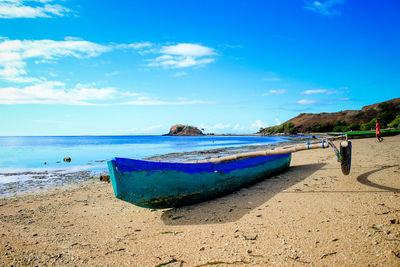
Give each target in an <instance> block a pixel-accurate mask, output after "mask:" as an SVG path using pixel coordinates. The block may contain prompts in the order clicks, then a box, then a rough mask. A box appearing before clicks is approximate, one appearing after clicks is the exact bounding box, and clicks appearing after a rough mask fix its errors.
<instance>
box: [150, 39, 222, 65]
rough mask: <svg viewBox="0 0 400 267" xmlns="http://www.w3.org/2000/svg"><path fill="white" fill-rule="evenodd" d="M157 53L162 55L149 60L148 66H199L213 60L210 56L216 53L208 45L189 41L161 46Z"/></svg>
mask: <svg viewBox="0 0 400 267" xmlns="http://www.w3.org/2000/svg"><path fill="white" fill-rule="evenodd" d="M159 53H161V54H162V55H161V56H158V57H157V58H155V59H152V60H150V63H149V64H148V66H151V67H163V68H166V69H177V68H187V67H193V66H201V65H206V64H209V63H211V62H214V61H215V58H213V57H212V56H214V55H216V53H215V52H214V49H212V48H210V47H206V46H202V45H198V44H189V43H181V44H177V45H170V46H163V47H162V48H161V49H160V50H159Z"/></svg>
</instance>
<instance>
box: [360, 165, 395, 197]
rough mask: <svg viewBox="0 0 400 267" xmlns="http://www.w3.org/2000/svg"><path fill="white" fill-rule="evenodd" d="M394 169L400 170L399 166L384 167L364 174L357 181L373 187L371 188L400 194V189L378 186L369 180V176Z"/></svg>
mask: <svg viewBox="0 0 400 267" xmlns="http://www.w3.org/2000/svg"><path fill="white" fill-rule="evenodd" d="M393 167H397V168H399V165H386V166H382V167H380V168H378V169H375V170H372V171H369V172H366V173H363V174H361V175H359V176H358V177H357V181H358V182H359V183H361V184H363V185H367V186H371V187H375V188H379V189H382V190H386V191H391V192H395V193H400V189H398V188H393V187H389V186H384V185H380V184H376V183H373V182H371V181H369V180H368V176H370V175H371V174H373V173H376V172H379V171H382V170H384V169H388V168H393Z"/></svg>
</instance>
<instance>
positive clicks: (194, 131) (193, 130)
mask: <svg viewBox="0 0 400 267" xmlns="http://www.w3.org/2000/svg"><path fill="white" fill-rule="evenodd" d="M165 135H168V136H193V135H204V134H203V132H202V131H200V130H199V129H198V128H197V127H194V126H189V125H183V124H176V125H173V126H171V128H170V130H169V133H168V134H165Z"/></svg>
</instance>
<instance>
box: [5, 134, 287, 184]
mask: <svg viewBox="0 0 400 267" xmlns="http://www.w3.org/2000/svg"><path fill="white" fill-rule="evenodd" d="M286 140H287V139H286V138H284V137H261V136H190V137H187V136H182V137H176V136H50V137H49V136H46V137H43V136H29V137H4V136H3V137H0V185H1V184H3V185H4V184H9V183H21V182H26V181H30V182H32V181H33V180H37V181H39V180H40V183H41V184H42V185H43V184H45V183H46V182H48V181H50V180H54V179H57V178H59V179H60V177H61V178H65V176H66V174H68V173H77V172H82V171H87V175H86V176H90V175H91V174H89V173H88V172H89V171H93V172H97V173H98V172H106V170H107V165H106V161H107V160H110V159H112V158H113V157H127V158H134V159H143V158H146V157H150V156H155V155H163V154H167V153H181V152H190V151H201V150H209V149H217V148H226V147H241V146H249V145H250V146H251V145H268V144H273V143H278V142H282V141H286ZM64 157H71V159H72V160H71V162H70V163H66V162H63V158H64ZM45 163H46V164H45ZM61 180H62V179H61Z"/></svg>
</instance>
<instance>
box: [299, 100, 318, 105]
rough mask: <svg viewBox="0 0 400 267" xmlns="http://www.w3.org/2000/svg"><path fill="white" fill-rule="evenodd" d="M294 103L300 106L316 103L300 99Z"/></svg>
mask: <svg viewBox="0 0 400 267" xmlns="http://www.w3.org/2000/svg"><path fill="white" fill-rule="evenodd" d="M296 103H297V104H300V105H309V104H315V103H317V101H316V100H312V99H301V100H299V101H297V102H296Z"/></svg>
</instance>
